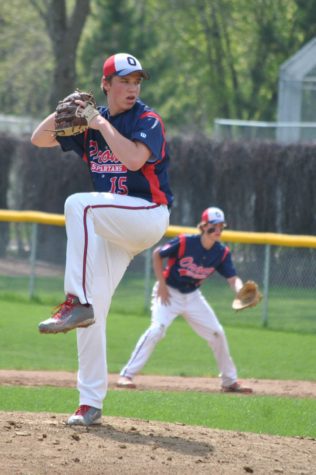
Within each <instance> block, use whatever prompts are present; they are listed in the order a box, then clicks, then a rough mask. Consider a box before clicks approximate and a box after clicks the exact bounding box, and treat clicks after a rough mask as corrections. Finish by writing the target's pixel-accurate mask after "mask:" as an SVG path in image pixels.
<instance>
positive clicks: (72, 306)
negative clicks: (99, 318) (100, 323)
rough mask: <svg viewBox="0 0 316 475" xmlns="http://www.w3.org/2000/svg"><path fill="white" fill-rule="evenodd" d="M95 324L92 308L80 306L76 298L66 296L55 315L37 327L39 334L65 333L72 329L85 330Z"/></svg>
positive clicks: (86, 305)
mask: <svg viewBox="0 0 316 475" xmlns="http://www.w3.org/2000/svg"><path fill="white" fill-rule="evenodd" d="M93 323H95V320H94V315H93V308H92V305H90V304H85V305H82V304H81V303H80V302H79V299H78V297H76V296H75V295H71V294H68V295H67V299H66V300H65V302H63V303H62V304H60V305H58V307H57V308H56V309H55V313H54V314H53V315H52V316H51V317H50V318H48V319H47V320H44V321H43V322H41V323H40V324H39V325H38V329H39V331H40V333H66V332H68V331H69V330H72V329H73V328H85V327H88V326H90V325H92V324H93Z"/></svg>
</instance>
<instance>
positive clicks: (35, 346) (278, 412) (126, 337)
mask: <svg viewBox="0 0 316 475" xmlns="http://www.w3.org/2000/svg"><path fill="white" fill-rule="evenodd" d="M2 283H3V282H2ZM42 285H43V289H42V290H41V292H40V293H39V296H38V298H37V299H36V300H35V301H31V302H30V301H29V300H28V297H27V292H22V291H21V292H17V293H12V292H11V291H8V290H7V289H8V287H2V288H1V287H0V303H1V319H0V347H1V353H0V368H1V369H24V370H65V371H76V369H77V355H76V341H75V332H70V333H68V334H66V335H64V334H62V335H40V334H39V333H38V331H37V324H38V322H39V321H41V320H43V319H45V318H47V317H48V316H49V315H50V313H51V310H52V306H53V305H54V304H56V303H58V302H59V301H61V300H62V299H63V293H62V290H60V289H61V288H60V280H56V282H55V283H54V284H53V282H52V281H51V280H50V282H49V286H50V288H49V291H48V290H47V285H48V283H47V282H42ZM225 291H226V290H225ZM222 298H223V296H222V295H219V294H217V301H216V302H214V308H215V306H216V305H218V307H219V310H217V309H216V310H217V311H218V314H219V315H221V314H222V313H223V318H221V321H222V322H223V324H224V326H225V329H226V334H227V337H228V341H229V344H230V348H231V353H232V356H233V358H234V360H235V363H236V365H237V368H238V372H239V377H240V378H241V379H242V378H258V379H260V378H266V379H294V380H295V379H296V380H313V381H315V380H316V374H315V361H316V345H315V334H314V332H313V331H311V332H310V333H308V332H307V331H306V328H299V329H298V331H297V332H294V331H291V332H286V331H276V330H274V329H271V328H269V329H264V328H262V327H261V324H260V312H259V308H257V309H255V311H256V312H257V311H258V312H257V313H254V314H253V315H252V314H250V313H249V315H247V314H245V315H243V314H235V313H233V312H232V311H231V310H230V309H229V308H228V309H227V308H226V307H225V309H224V305H226V306H227V301H226V302H225V301H222V300H221V299H222ZM307 298H309V296H307ZM296 303H297V302H296ZM301 303H304V298H303V297H302V299H301ZM274 305H279V310H280V308H281V307H282V309H283V308H284V304H282V295H280V296H279V303H278V301H277V299H276V300H275V302H274ZM221 306H222V308H223V312H221V310H220V308H221ZM287 312H290V307H289V308H288V309H287ZM148 325H149V314H148V311H145V310H144V292H143V282H142V281H141V280H140V281H136V282H133V285H131V286H130V285H128V282H123V283H122V285H121V286H120V288H119V291H118V293H117V295H116V297H115V299H114V300H113V305H112V307H111V311H110V315H109V320H108V363H109V371H110V372H118V371H119V370H120V369H121V368H122V366H123V365H124V364H125V363H126V361H127V359H128V357H129V355H130V352H131V351H132V349H133V348H134V345H135V343H136V341H137V339H138V338H139V336H140V335H141V333H142V332H143V331H144V330H145V329H146V328H147V326H148ZM143 373H144V374H161V375H171V376H172V375H182V376H212V377H214V376H217V368H216V365H215V361H214V358H213V355H212V353H211V351H210V349H209V348H208V347H207V344H206V343H205V342H204V341H203V340H202V339H201V338H199V337H197V336H196V335H195V334H194V333H193V331H192V330H191V328H190V327H189V326H188V325H187V324H186V322H184V320H183V319H182V318H181V317H180V318H178V319H177V320H176V322H175V323H174V324H173V325H172V326H171V328H170V329H169V331H168V334H167V336H166V338H165V339H164V340H163V341H162V342H160V343H159V345H158V346H157V348H156V350H155V352H154V354H153V355H152V358H151V359H150V360H149V362H148V363H147V365H146V366H145V368H144V370H143ZM77 399H78V395H77V392H76V391H75V390H70V389H60V388H45V387H43V388H18V387H4V386H3V387H0V407H1V409H2V410H24V411H48V412H62V413H64V412H66V413H68V412H72V411H73V409H74V407H75V406H76V404H77ZM315 406H316V401H315V400H313V399H303V398H280V397H272V396H271V397H268V396H266V397H263V396H256V395H254V396H251V397H240V396H238V395H236V396H234V395H222V394H221V395H220V394H206V393H195V392H185V393H171V392H170V393H161V392H158V391H157V392H152V391H148V392H147V391H146V392H138V391H134V392H133V391H126V392H121V391H110V392H109V394H108V397H107V399H106V402H105V408H104V414H109V415H120V416H126V417H136V418H144V419H153V420H154V419H155V420H163V421H169V422H175V421H177V422H183V423H186V424H192V425H202V426H207V427H213V428H219V429H221V428H222V429H230V430H240V431H250V432H258V433H260V432H264V433H269V434H279V435H292V436H293V435H295V436H302V437H306V436H308V437H315V436H316V420H315V417H316V416H315V414H316V411H315V409H316V407H315ZM192 407H194V411H192Z"/></svg>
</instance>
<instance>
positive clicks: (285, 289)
mask: <svg viewBox="0 0 316 475" xmlns="http://www.w3.org/2000/svg"><path fill="white" fill-rule="evenodd" d="M42 226H46V227H47V230H46V232H49V230H50V229H53V226H49V225H42V224H35V223H10V226H9V229H10V231H9V233H10V241H9V246H8V247H7V250H6V252H5V254H4V255H3V256H2V258H1V259H0V298H1V296H2V297H5V298H10V297H12V296H13V295H16V294H18V295H24V297H25V298H36V299H39V300H41V298H43V296H44V297H45V298H46V300H47V298H48V297H49V298H50V301H51V302H52V303H53V302H54V303H56V304H57V303H59V300H60V299H62V298H63V295H64V294H63V274H64V266H63V262H65V249H66V234H65V232H64V230H63V229H62V228H61V229H60V231H61V234H60V242H58V248H59V249H61V250H62V251H61V255H60V262H59V263H55V262H47V261H43V260H38V259H37V246H38V242H37V239H38V234H39V233H38V230H39V228H41V227H42ZM185 229H187V228H184V230H185ZM176 230H177V231H178V229H176ZM62 231H63V232H62ZM175 234H176V233H174V234H173V235H175ZM167 239H170V237H165V238H164V239H163V240H162V242H163V241H165V240H167ZM311 239H313V238H311ZM225 243H226V244H227V245H228V246H229V247H230V249H231V251H232V255H233V260H234V263H235V266H236V270H237V272H238V274H239V275H240V277H241V278H242V279H243V280H244V281H245V280H248V279H251V280H255V281H257V282H258V284H259V286H260V288H261V290H262V292H263V300H262V302H261V304H260V305H259V306H258V307H256V308H254V309H247V310H245V311H243V312H239V313H235V312H233V311H232V309H231V302H232V298H233V294H232V292H231V290H230V288H229V286H228V285H227V284H226V281H225V279H223V278H222V277H221V276H220V275H219V274H217V273H215V275H213V276H212V277H211V278H210V279H208V280H207V281H206V282H205V283H204V284H203V286H202V288H201V290H202V292H203V294H204V295H205V297H206V298H207V299H208V301H209V303H210V304H211V305H212V307H213V308H214V310H215V311H216V313H217V315H218V317H219V319H220V320H221V322H222V323H223V324H225V325H234V326H240V327H247V326H251V327H258V328H260V327H262V326H264V327H268V328H271V329H277V330H282V331H299V332H309V333H310V332H315V333H316V311H315V287H316V247H297V246H294V247H289V246H277V245H271V244H251V243H240V242H230V241H229V240H227V242H225ZM151 252H152V250H148V251H146V252H143V253H142V254H140V255H138V256H136V257H135V259H134V260H133V261H132V263H131V264H130V266H129V268H128V270H127V272H126V275H125V276H124V278H123V280H122V282H121V283H120V285H119V288H118V290H117V292H116V294H115V296H114V298H113V304H112V307H113V308H114V309H115V310H117V311H119V312H124V313H128V312H129V311H132V312H133V313H135V312H136V313H139V314H140V315H149V312H150V296H151V289H152V286H153V284H154V275H153V271H152V266H151ZM131 309H132V310H131Z"/></svg>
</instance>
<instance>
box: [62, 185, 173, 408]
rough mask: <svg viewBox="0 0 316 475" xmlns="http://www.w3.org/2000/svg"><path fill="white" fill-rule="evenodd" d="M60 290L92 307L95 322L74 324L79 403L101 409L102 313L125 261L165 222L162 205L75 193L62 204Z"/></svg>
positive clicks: (150, 240)
mask: <svg viewBox="0 0 316 475" xmlns="http://www.w3.org/2000/svg"><path fill="white" fill-rule="evenodd" d="M65 217H66V231H67V238H68V242H67V257H66V270H65V293H66V294H67V293H70V294H73V295H76V296H77V297H78V298H79V300H80V302H81V303H83V304H84V303H87V302H88V303H90V304H92V306H93V310H94V317H95V320H96V323H95V324H94V325H91V326H90V327H88V328H79V329H77V347H78V363H79V369H78V379H77V388H78V390H79V393H80V405H83V404H84V405H89V406H93V407H96V408H99V409H102V405H103V399H104V398H105V395H106V392H107V385H108V375H107V361H106V334H105V331H106V317H107V314H108V311H109V308H110V304H111V299H112V296H113V293H114V291H115V289H116V287H117V285H118V284H119V282H120V280H121V279H122V277H123V275H124V273H125V271H126V269H127V267H128V265H129V263H130V261H131V260H132V259H133V257H134V256H135V255H136V254H138V253H140V252H142V251H143V250H145V249H147V248H149V247H151V246H153V245H154V244H155V243H157V242H158V241H159V240H160V239H161V238H162V236H163V235H164V233H165V232H166V230H167V227H168V225H169V211H168V208H167V206H165V205H156V204H154V203H150V202H148V201H146V200H143V199H140V198H135V197H131V196H126V195H114V194H110V193H97V192H93V193H77V194H74V195H71V196H70V197H69V198H68V199H67V200H66V203H65Z"/></svg>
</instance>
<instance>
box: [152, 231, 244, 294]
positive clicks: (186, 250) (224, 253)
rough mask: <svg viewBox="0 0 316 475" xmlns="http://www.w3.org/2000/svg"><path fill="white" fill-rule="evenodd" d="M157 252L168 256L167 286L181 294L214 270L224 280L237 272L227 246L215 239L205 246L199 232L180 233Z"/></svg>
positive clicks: (192, 288)
mask: <svg viewBox="0 0 316 475" xmlns="http://www.w3.org/2000/svg"><path fill="white" fill-rule="evenodd" d="M159 254H160V256H161V257H167V258H168V262H167V266H166V268H165V269H164V277H165V279H166V283H167V285H170V287H174V288H175V289H177V290H179V291H180V292H181V293H183V294H187V293H190V292H193V291H194V290H196V289H197V288H199V287H200V285H201V284H202V282H203V281H204V280H205V279H207V277H209V276H210V275H212V274H213V272H215V271H217V272H219V273H220V274H221V275H222V276H223V277H225V278H226V279H228V278H229V277H233V276H235V275H237V274H236V270H235V267H234V264H233V262H232V257H231V252H230V250H229V248H228V247H227V246H224V245H223V244H222V243H220V242H215V244H214V245H213V246H212V247H211V249H205V247H203V246H202V243H201V235H186V234H181V235H180V236H178V237H176V238H174V239H172V240H171V241H169V242H168V243H166V244H165V245H163V246H162V247H161V248H160V250H159Z"/></svg>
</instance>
